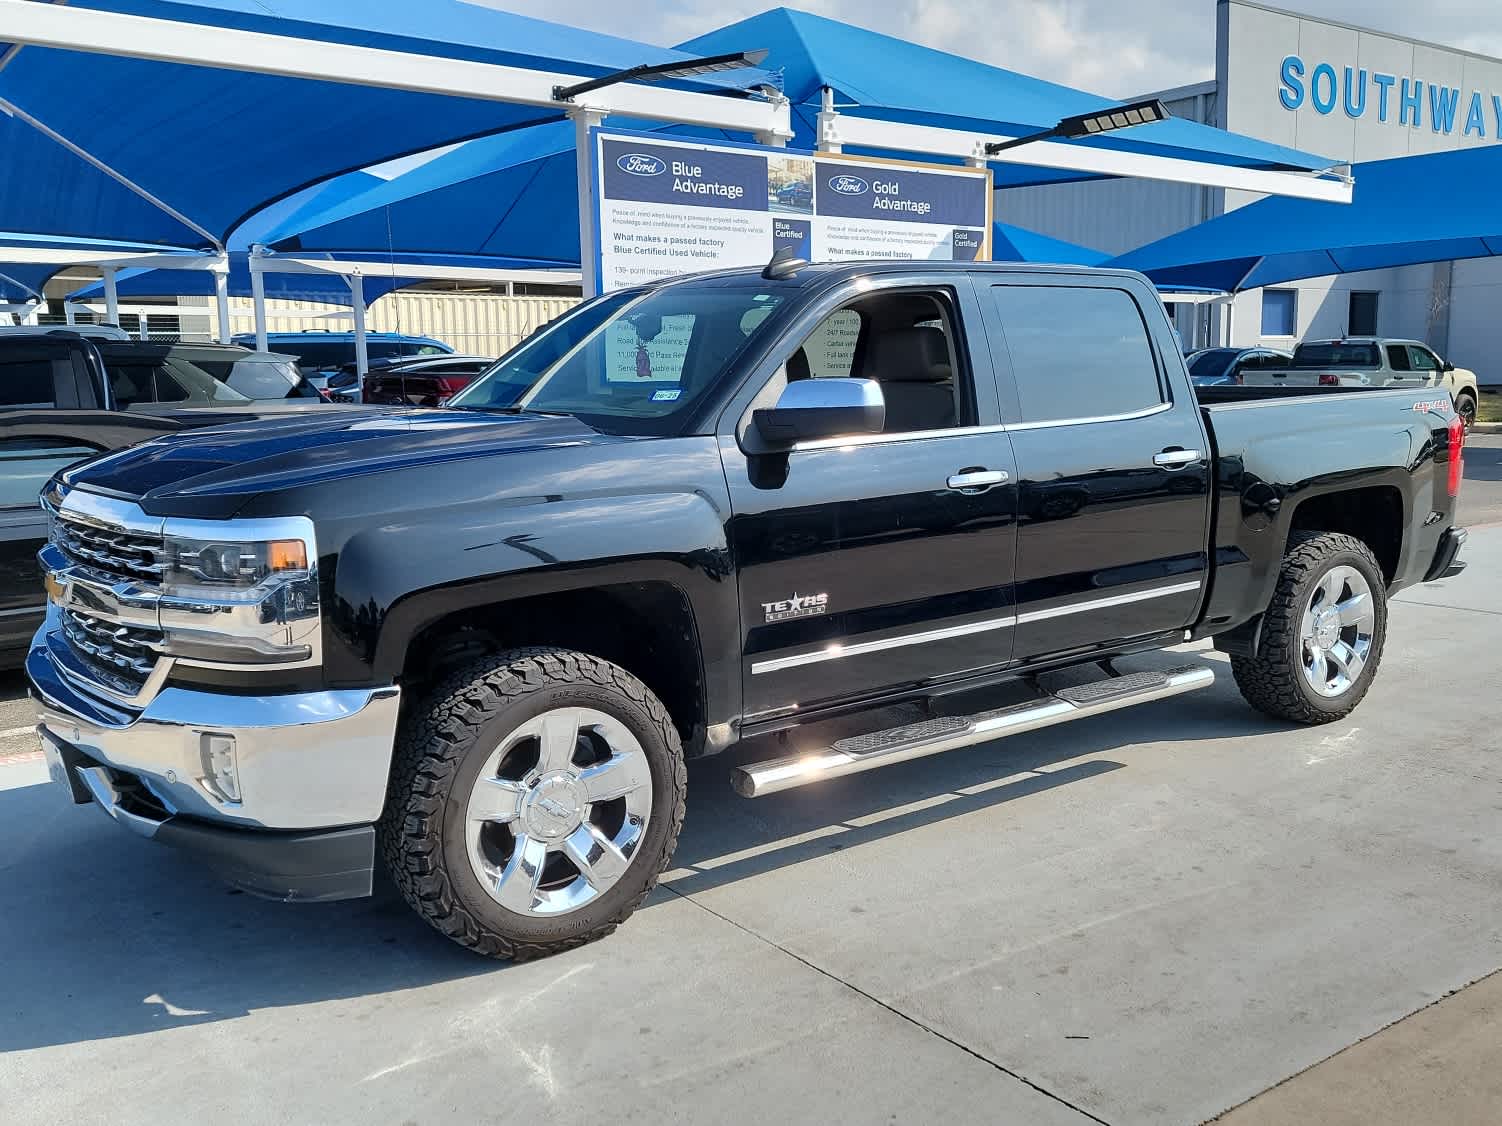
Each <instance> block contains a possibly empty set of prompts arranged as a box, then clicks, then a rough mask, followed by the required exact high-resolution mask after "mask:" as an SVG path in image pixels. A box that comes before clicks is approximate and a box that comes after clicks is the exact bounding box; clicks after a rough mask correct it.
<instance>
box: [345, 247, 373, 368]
mask: <svg viewBox="0 0 1502 1126" xmlns="http://www.w3.org/2000/svg"><path fill="white" fill-rule="evenodd" d="M349 296H350V311H351V312H353V313H354V315H355V374H356V376H357V377H358V378H359V382H358V383H357V384H355V386H357V387H364V386H365V376H366V373H368V372H369V371H370V349H369V347H368V346H367V345H366V342H365V279H364V277H363V276H362V275H360V274H350V275H349Z"/></svg>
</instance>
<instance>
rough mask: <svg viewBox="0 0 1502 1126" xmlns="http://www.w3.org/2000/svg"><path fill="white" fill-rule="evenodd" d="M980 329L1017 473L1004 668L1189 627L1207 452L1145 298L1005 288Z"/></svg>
mask: <svg viewBox="0 0 1502 1126" xmlns="http://www.w3.org/2000/svg"><path fill="white" fill-rule="evenodd" d="M1014 278H1015V280H1012V279H1008V280H1005V281H1003V282H1002V283H1001V284H996V285H992V286H990V287H989V289H990V293H989V298H990V300H989V302H988V313H989V321H988V324H989V327H990V328H991V332H992V349H993V354H994V356H995V358H996V368H997V372H998V375H999V376H1003V378H1002V400H1003V406H1004V408H1005V409H1006V410H1007V411H1008V416H1009V422H1010V425H1009V426H1008V432H1009V435H1010V437H1011V440H1012V448H1013V450H1014V452H1015V456H1016V459H1017V471H1018V525H1017V564H1016V576H1015V578H1016V597H1017V627H1016V630H1015V634H1016V656H1017V658H1019V659H1038V658H1043V657H1049V656H1055V655H1064V654H1066V653H1077V652H1087V651H1089V650H1090V649H1092V648H1095V647H1098V646H1102V645H1114V644H1116V643H1118V642H1120V641H1123V640H1127V639H1131V638H1139V637H1148V636H1151V635H1157V634H1162V633H1165V632H1168V631H1172V630H1176V629H1180V628H1183V627H1184V626H1187V625H1188V624H1190V623H1191V622H1192V621H1193V620H1194V618H1195V614H1196V611H1197V608H1198V606H1199V602H1200V597H1201V593H1202V591H1203V589H1204V586H1205V583H1206V581H1207V579H1208V576H1209V558H1208V551H1207V544H1208V543H1209V514H1210V502H1209V497H1210V493H1209V482H1210V454H1209V448H1208V445H1207V442H1206V439H1205V432H1204V427H1203V423H1202V421H1201V419H1200V413H1199V404H1198V402H1197V401H1196V400H1195V399H1194V397H1193V395H1192V393H1191V392H1190V391H1189V389H1188V386H1187V381H1186V380H1185V379H1184V377H1183V375H1181V374H1177V372H1176V373H1175V375H1174V376H1173V378H1170V374H1169V368H1168V365H1169V364H1170V363H1172V364H1175V365H1178V367H1179V369H1182V361H1181V360H1179V359H1178V357H1177V356H1176V355H1175V353H1174V350H1173V338H1172V336H1171V335H1170V333H1169V331H1168V325H1167V323H1166V321H1165V319H1164V316H1163V312H1162V309H1161V306H1159V305H1158V301H1157V297H1156V295H1155V294H1153V293H1152V292H1151V291H1150V290H1148V289H1146V288H1145V287H1143V286H1141V285H1139V284H1137V283H1134V282H1132V281H1131V280H1129V279H1126V278H1113V277H1107V276H1103V277H1096V276H1086V275H1077V276H1070V275H1057V276H1049V277H1040V276H1038V275H1035V274H1033V275H1015V276H1014Z"/></svg>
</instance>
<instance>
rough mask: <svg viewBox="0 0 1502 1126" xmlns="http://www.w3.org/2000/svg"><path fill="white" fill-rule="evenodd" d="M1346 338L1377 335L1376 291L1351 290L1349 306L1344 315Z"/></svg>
mask: <svg viewBox="0 0 1502 1126" xmlns="http://www.w3.org/2000/svg"><path fill="white" fill-rule="evenodd" d="M1346 335H1347V336H1376V335H1377V291H1376V290H1372V289H1353V290H1351V304H1350V309H1349V312H1348V313H1347V314H1346Z"/></svg>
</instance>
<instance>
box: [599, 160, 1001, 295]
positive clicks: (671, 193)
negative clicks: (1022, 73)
mask: <svg viewBox="0 0 1502 1126" xmlns="http://www.w3.org/2000/svg"><path fill="white" fill-rule="evenodd" d="M594 153H595V191H596V207H597V210H596V215H595V218H596V222H595V231H596V233H597V237H598V241H599V245H598V246H597V247H596V251H597V253H598V266H599V275H598V276H599V278H600V288H601V290H602V291H609V290H612V289H622V288H624V287H626V286H632V285H640V284H641V283H643V282H648V281H652V280H653V279H655V278H665V277H670V276H671V275H673V274H686V273H691V272H693V271H695V270H712V269H717V268H721V267H726V266H760V265H762V264H764V263H765V262H767V261H768V260H769V259H771V257H772V255H773V254H774V253H775V252H776V251H778V250H781V249H783V248H784V247H786V248H789V249H791V250H792V251H793V253H794V254H795V255H796V256H797V257H799V258H807V259H809V260H810V261H815V262H818V261H836V260H842V259H852V258H898V259H923V260H932V261H943V262H949V261H976V260H980V261H985V260H988V259H989V258H990V257H991V173H990V172H989V171H988V170H986V169H979V168H962V167H957V166H952V165H940V164H911V163H905V162H901V161H876V160H866V159H862V158H857V157H849V156H836V155H828V156H826V155H823V154H815V153H806V152H798V151H796V150H793V149H772V148H758V147H756V146H752V145H703V144H694V143H692V142H680V141H666V140H663V139H662V138H661V137H660V135H658V134H651V133H645V134H641V133H617V132H608V133H607V132H602V131H597V132H596V133H595V145H594Z"/></svg>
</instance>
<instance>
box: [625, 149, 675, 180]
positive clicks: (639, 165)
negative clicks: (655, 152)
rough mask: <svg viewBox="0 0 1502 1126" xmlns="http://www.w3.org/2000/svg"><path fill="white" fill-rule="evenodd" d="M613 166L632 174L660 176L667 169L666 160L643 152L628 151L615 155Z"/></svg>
mask: <svg viewBox="0 0 1502 1126" xmlns="http://www.w3.org/2000/svg"><path fill="white" fill-rule="evenodd" d="M615 166H616V167H617V168H619V169H620V170H621V171H622V172H629V173H630V174H631V175H633V176H661V175H662V174H663V173H664V172H666V171H667V170H668V162H667V161H665V160H663V159H662V158H661V157H660V156H650V155H648V154H647V153H644V152H628V153H626V154H624V155H623V156H620V157H617V158H616V162H615Z"/></svg>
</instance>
